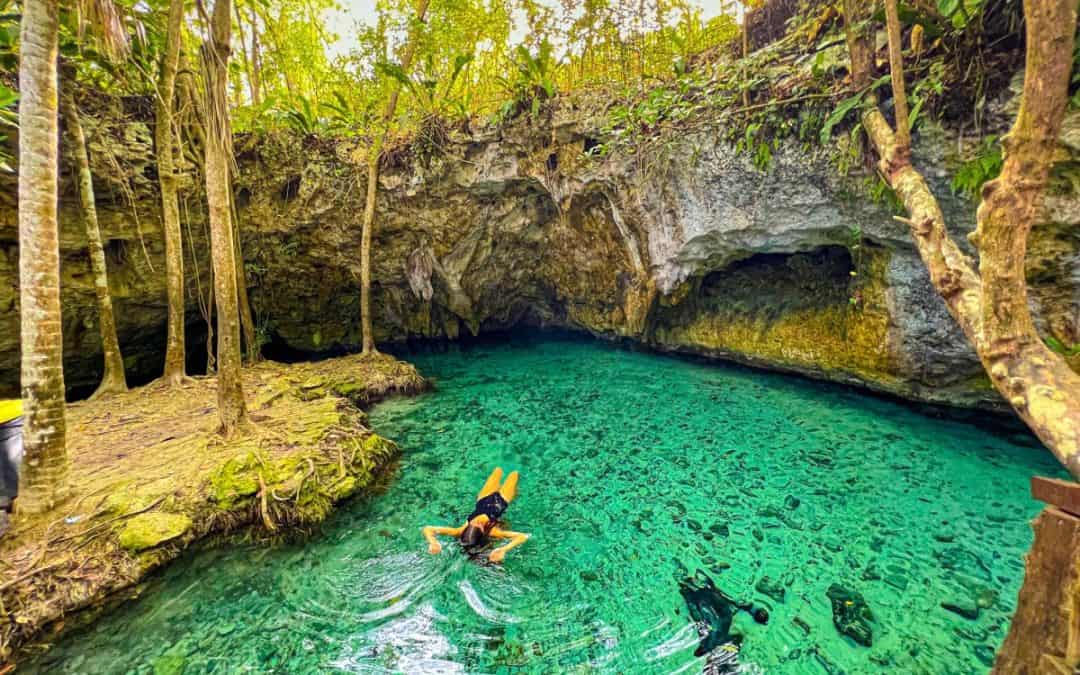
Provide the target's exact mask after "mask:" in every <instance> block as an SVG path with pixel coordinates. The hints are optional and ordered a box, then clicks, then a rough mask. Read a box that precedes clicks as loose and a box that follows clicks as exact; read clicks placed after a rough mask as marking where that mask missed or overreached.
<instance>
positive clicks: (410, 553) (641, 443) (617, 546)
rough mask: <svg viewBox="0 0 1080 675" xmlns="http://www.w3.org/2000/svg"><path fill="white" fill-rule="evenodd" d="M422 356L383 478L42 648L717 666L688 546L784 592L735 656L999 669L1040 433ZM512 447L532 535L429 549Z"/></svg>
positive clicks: (491, 359) (832, 396)
mask: <svg viewBox="0 0 1080 675" xmlns="http://www.w3.org/2000/svg"><path fill="white" fill-rule="evenodd" d="M409 358H410V360H412V361H413V362H414V363H416V365H417V366H418V367H419V368H420V370H421V372H423V373H424V374H425V375H428V376H433V377H435V378H436V379H437V383H438V389H437V391H436V392H434V393H432V394H428V395H425V396H422V397H419V398H415V399H402V400H395V401H390V402H387V403H384V404H381V405H379V406H377V407H376V408H375V410H373V411H372V414H371V421H372V423H373V425H374V427H375V429H376V430H377V431H378V432H379V433H380V434H383V435H385V436H388V437H390V438H393V439H395V440H396V441H398V442H399V443H400V444H401V446H402V448H403V449H404V455H403V458H402V462H401V471H400V475H399V477H398V479H397V481H396V482H395V484H394V486H393V487H392V488H391V489H390V491H389V492H388V493H387V494H385V495H382V496H380V497H377V498H375V499H372V500H368V501H358V502H355V503H353V504H351V505H349V506H347V507H345V508H343V509H342V511H341V512H340V513H338V514H336V515H335V516H333V517H332V518H331V519H330V520H329V521H328V522H327V524H326V525H325V526H324V532H323V534H321V535H319V536H318V537H317V538H315V539H314V540H312V541H309V542H307V544H306V545H304V546H299V545H297V546H285V547H279V548H275V549H271V550H266V549H261V548H258V547H243V548H229V549H221V550H214V551H207V552H203V553H200V554H197V555H194V556H191V557H189V558H187V559H185V560H183V561H181V562H179V563H177V564H176V565H174V566H173V567H171V568H170V569H168V570H167V571H166V572H164V573H163V574H161V575H158V576H157V577H155V578H154V579H153V580H152V581H151V582H150V583H149V584H148V585H147V588H146V590H145V592H144V594H143V597H142V598H141V599H140V600H138V601H137V602H134V603H131V604H129V605H127V606H125V607H122V608H121V609H119V610H118V611H116V612H115V613H113V614H111V615H109V616H107V617H105V618H104V619H102V620H100V621H99V622H97V623H96V624H94V625H93V626H91V627H89V628H86V629H84V630H81V631H78V632H72V633H70V634H69V635H67V636H66V637H65V638H64V639H63V640H62V641H61V643H60V644H59V645H58V646H57V647H56V648H55V649H53V650H52V651H51V652H49V653H48V654H47V655H45V656H44V657H41V658H40V659H38V660H37V661H36V662H34V663H29V664H27V666H28V667H27V668H26V669H25V672H46V671H48V672H80V673H112V672H116V673H124V672H138V673H143V672H146V673H149V672H154V673H179V672H187V673H195V672H200V673H201V672H220V673H226V672H227V673H233V672H290V673H304V672H376V673H377V672H407V673H419V672H470V673H492V672H505V673H510V672H529V673H531V672H611V673H624V672H625V673H653V672H656V673H671V672H688V673H692V672H701V669H702V667H703V666H704V663H705V659H703V658H698V657H695V656H694V655H693V652H694V650H695V648H696V646H697V644H698V635H697V632H696V630H695V628H694V626H693V625H692V624H691V621H690V619H689V615H688V611H687V608H686V606H685V604H684V601H683V598H682V596H681V595H680V593H679V581H680V580H682V579H684V578H686V577H687V576H688V575H692V574H694V573H695V572H696V571H697V570H701V571H702V572H704V573H706V574H708V575H709V576H710V577H711V578H712V579H713V580H714V581H715V582H716V584H717V586H719V587H720V588H722V589H723V590H724V591H725V592H727V593H728V594H729V595H731V596H734V597H736V598H740V599H746V600H750V601H753V602H754V603H756V604H758V605H763V606H767V607H768V608H769V609H770V612H771V620H770V622H769V623H768V625H765V626H761V625H757V624H755V623H754V622H753V621H752V620H751V619H750V617H748V616H747V615H746V614H745V613H742V614H740V615H739V616H738V617H737V618H736V622H735V630H736V631H737V632H739V633H741V634H742V635H743V636H744V644H743V649H742V652H741V654H740V661H741V667H742V669H743V670H742V672H770V673H771V672H777V673H839V672H845V673H877V672H905V673H969V672H970V673H979V672H986V671H987V670H988V667H989V664H990V663H991V660H992V658H993V653H994V650H996V648H997V647H998V645H1000V643H1001V641H1002V640H1003V639H1004V636H1005V633H1006V631H1007V630H1008V623H1009V617H1010V616H1011V614H1012V611H1013V609H1014V607H1015V598H1016V594H1017V591H1018V590H1019V585H1020V582H1021V580H1022V577H1023V555H1024V553H1025V552H1026V550H1027V547H1028V545H1029V544H1030V539H1031V532H1030V529H1029V527H1028V521H1029V520H1030V518H1031V517H1032V516H1034V514H1035V513H1036V512H1037V511H1038V508H1039V506H1038V504H1037V503H1036V502H1034V501H1033V500H1032V499H1031V498H1030V496H1029V493H1028V480H1029V478H1030V476H1032V475H1034V474H1041V475H1060V471H1059V470H1058V469H1057V467H1056V464H1055V462H1054V461H1053V459H1052V458H1051V457H1050V455H1049V454H1048V453H1046V452H1045V451H1044V450H1042V449H1041V448H1040V447H1039V446H1037V445H1036V444H1034V443H1033V442H1032V441H1030V440H1029V439H1027V438H1026V437H1024V436H1023V435H1022V434H1017V435H1015V437H1014V436H1007V435H1001V434H993V433H990V432H989V431H987V430H983V429H980V428H978V427H977V426H975V425H973V424H969V423H965V422H958V421H949V420H943V419H935V418H931V417H927V416H924V415H921V414H918V413H917V412H915V411H913V410H912V409H910V408H908V407H906V406H904V405H901V404H899V403H895V402H892V401H887V400H882V399H879V398H875V397H870V396H866V395H863V394H860V393H858V392H855V391H853V390H849V389H846V388H841V387H834V386H829V385H823V384H819V383H814V382H809V381H806V380H802V379H798V378H790V377H785V376H780V375H772V374H765V373H760V372H755V371H750V370H745V369H742V368H729V367H720V366H711V365H703V364H699V363H694V362H688V361H683V360H679V359H673V358H666V357H660V356H654V355H649V354H642V353H636V352H630V351H624V350H620V349H615V348H612V347H609V346H606V345H602V344H596V343H591V342H578V341H571V340H553V339H552V340H549V339H544V340H535V341H521V342H515V343H513V344H499V345H483V346H477V347H472V348H469V349H457V348H454V349H451V350H450V351H447V352H445V353H423V354H418V355H412V356H410V357H409ZM494 466H502V467H504V468H505V469H506V470H507V471H509V470H512V469H519V470H520V471H521V476H522V478H521V485H520V496H519V498H518V499H517V500H516V501H515V502H514V503H513V504H512V505H511V507H510V509H509V511H508V513H507V517H508V520H509V523H508V526H510V527H512V528H514V529H517V530H521V531H525V532H529V533H531V534H532V539H531V540H530V541H529V542H527V543H526V544H525V545H524V546H523V547H521V548H520V549H517V550H514V551H512V552H510V554H509V555H508V556H507V558H506V562H505V564H503V565H491V564H486V563H484V562H478V561H473V560H469V559H468V558H467V557H466V556H465V555H464V554H463V553H462V552H461V551H460V550H459V548H458V546H457V545H455V544H454V543H453V542H452V541H448V540H445V539H444V546H445V549H444V551H443V553H442V554H441V555H438V556H431V555H428V554H427V553H426V545H425V544H424V542H423V541H422V539H421V537H420V533H419V530H420V528H421V526H423V525H427V524H448V525H457V524H460V521H461V520H462V519H463V517H464V516H466V515H467V514H468V513H469V511H470V510H471V508H472V501H473V499H475V496H476V491H477V490H478V489H479V487H480V485H481V484H482V483H483V481H484V478H485V477H486V476H487V474H488V473H489V472H490V470H491V469H492V468H493V467H494ZM834 585H835V587H839V588H842V589H844V590H845V591H847V592H854V593H857V594H859V595H861V597H862V598H863V599H864V600H865V603H866V604H867V605H868V606H869V608H870V611H871V612H872V616H873V620H872V621H870V622H869V625H870V627H871V628H872V631H873V635H872V645H871V646H863V645H860V644H857V643H856V642H854V641H853V640H852V639H851V638H850V637H846V636H844V635H842V634H840V632H838V630H837V628H836V626H834V622H833V607H832V603H831V602H830V598H829V595H828V593H829V589H830V587H834ZM943 604H944V605H949V606H951V607H952V608H953V609H951V610H950V609H946V608H945V607H943V606H942V605H943ZM958 612H960V613H958ZM961 614H967V615H968V616H967V617H965V616H962V615H961ZM969 617H971V618H969Z"/></svg>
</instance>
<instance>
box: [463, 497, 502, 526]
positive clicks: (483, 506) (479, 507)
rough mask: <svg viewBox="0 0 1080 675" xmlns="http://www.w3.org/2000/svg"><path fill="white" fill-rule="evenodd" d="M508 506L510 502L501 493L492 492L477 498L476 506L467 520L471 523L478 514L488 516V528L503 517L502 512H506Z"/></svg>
mask: <svg viewBox="0 0 1080 675" xmlns="http://www.w3.org/2000/svg"><path fill="white" fill-rule="evenodd" d="M508 506H510V504H509V503H508V502H507V501H506V499H504V498H503V496H502V495H501V494H499V493H498V492H492V493H491V494H489V495H488V496H486V497H484V498H483V499H479V500H477V502H476V507H475V508H474V509H473V512H472V513H471V514H469V517H468V518H467V519H466V522H468V523H471V522H472V521H473V519H474V518H476V517H478V516H487V519H488V526H487V527H486V528H485V529H488V528H490V527H491V526H493V525H494V524H495V523H496V522H498V520H499V518H502V514H504V513H506V507H508Z"/></svg>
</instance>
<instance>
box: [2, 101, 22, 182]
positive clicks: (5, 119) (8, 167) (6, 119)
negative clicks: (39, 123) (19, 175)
mask: <svg viewBox="0 0 1080 675" xmlns="http://www.w3.org/2000/svg"><path fill="white" fill-rule="evenodd" d="M18 100H19V92H17V91H15V90H14V89H12V88H10V87H8V86H7V85H5V84H3V83H0V127H8V128H12V129H18V128H19V115H18V113H16V112H15V103H16V102H17V101H18ZM7 141H8V137H7V135H6V134H0V171H4V172H6V173H14V172H15V169H14V168H13V166H14V164H15V158H14V157H12V156H11V155H10V154H9V153H8V152H7V150H6V149H5V148H6V147H7Z"/></svg>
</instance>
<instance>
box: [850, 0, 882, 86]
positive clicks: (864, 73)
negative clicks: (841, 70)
mask: <svg viewBox="0 0 1080 675" xmlns="http://www.w3.org/2000/svg"><path fill="white" fill-rule="evenodd" d="M875 4H876V3H875V2H874V1H873V0H870V1H867V0H844V35H845V36H846V38H847V47H848V55H849V56H850V57H851V83H852V84H853V85H854V86H855V88H856V89H858V90H859V91H862V90H864V89H866V88H867V87H869V86H870V84H871V83H872V82H873V78H874V52H873V50H872V49H871V47H870V44H871V43H870V41H869V40H867V39H866V38H865V32H864V31H865V25H864V24H865V22H867V21H869V20H870V17H871V16H873V14H874V5H875Z"/></svg>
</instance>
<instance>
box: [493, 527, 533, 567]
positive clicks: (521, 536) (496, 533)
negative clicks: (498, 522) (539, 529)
mask: <svg viewBox="0 0 1080 675" xmlns="http://www.w3.org/2000/svg"><path fill="white" fill-rule="evenodd" d="M491 536H492V537H496V538H498V539H509V540H510V542H509V543H507V544H506V545H504V546H500V547H499V548H497V549H495V550H494V551H492V552H491V553H490V554H489V555H488V560H490V561H491V562H502V561H503V558H505V557H506V554H507V552H509V551H510V549H514V548H517V547H518V546H521V545H522V544H524V543H525V542H527V541H528V540H529V535H527V534H525V533H524V532H511V531H510V530H500V529H499V528H497V527H496V528H495V529H493V530H492V531H491Z"/></svg>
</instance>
